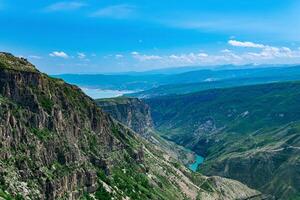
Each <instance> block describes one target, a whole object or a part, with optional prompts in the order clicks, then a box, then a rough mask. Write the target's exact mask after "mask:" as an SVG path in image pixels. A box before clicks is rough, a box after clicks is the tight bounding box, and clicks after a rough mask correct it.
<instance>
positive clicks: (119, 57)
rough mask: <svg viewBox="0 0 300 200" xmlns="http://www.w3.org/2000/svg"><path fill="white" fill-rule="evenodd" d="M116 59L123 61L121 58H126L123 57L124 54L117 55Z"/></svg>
mask: <svg viewBox="0 0 300 200" xmlns="http://www.w3.org/2000/svg"><path fill="white" fill-rule="evenodd" d="M115 58H116V59H121V58H124V56H123V55H122V54H116V55H115Z"/></svg>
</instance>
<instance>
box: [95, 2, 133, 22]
mask: <svg viewBox="0 0 300 200" xmlns="http://www.w3.org/2000/svg"><path fill="white" fill-rule="evenodd" d="M134 14H135V6H132V5H127V4H119V5H113V6H108V7H105V8H101V9H99V10H97V11H95V12H94V13H92V14H91V16H92V17H103V18H114V19H124V18H130V17H132V16H134Z"/></svg>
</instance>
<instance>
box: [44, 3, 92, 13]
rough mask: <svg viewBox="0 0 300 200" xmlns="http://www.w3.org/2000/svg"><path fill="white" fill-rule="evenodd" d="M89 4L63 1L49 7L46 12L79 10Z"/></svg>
mask: <svg viewBox="0 0 300 200" xmlns="http://www.w3.org/2000/svg"><path fill="white" fill-rule="evenodd" d="M86 5H87V4H85V3H82V2H77V1H61V2H57V3H54V4H51V5H49V6H47V7H46V8H45V9H44V10H45V11H47V12H56V11H72V10H78V9H80V8H82V7H84V6H86Z"/></svg>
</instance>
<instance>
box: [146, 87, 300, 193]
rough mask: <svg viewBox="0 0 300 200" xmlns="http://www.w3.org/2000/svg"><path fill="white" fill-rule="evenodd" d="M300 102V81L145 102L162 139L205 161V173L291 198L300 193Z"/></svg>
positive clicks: (205, 92)
mask: <svg viewBox="0 0 300 200" xmlns="http://www.w3.org/2000/svg"><path fill="white" fill-rule="evenodd" d="M299 101H300V82H285V83H273V84H265V85H255V86H246V87H237V88H229V89H214V90H207V91H202V92H197V93H193V94H187V95H178V96H168V97H161V98H153V99H148V100H147V103H148V104H149V105H150V108H151V111H152V116H153V120H154V124H155V127H156V128H157V129H158V130H160V131H161V132H162V133H163V136H164V137H166V138H168V139H170V140H172V141H175V142H176V143H178V144H181V145H184V146H186V147H189V148H192V149H193V150H195V151H196V152H197V153H198V154H200V155H203V156H205V157H206V161H205V162H204V165H203V166H202V168H201V171H202V172H204V173H206V174H210V175H223V176H225V177H231V178H235V179H237V180H240V181H242V182H244V183H246V184H249V185H250V186H252V187H255V188H257V189H260V190H262V191H267V192H268V193H270V194H273V195H275V196H276V197H279V198H281V199H288V198H291V199H293V198H296V196H298V193H299V191H300V187H299V185H300V182H299V180H300V179H299V178H300V173H299V171H298V167H299V164H300V156H299V155H300V154H299V153H300V152H299V149H300V143H299V140H300V130H299V125H300V122H299V120H300V104H299ZM283 177H285V178H283Z"/></svg>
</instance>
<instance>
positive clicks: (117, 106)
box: [96, 97, 153, 137]
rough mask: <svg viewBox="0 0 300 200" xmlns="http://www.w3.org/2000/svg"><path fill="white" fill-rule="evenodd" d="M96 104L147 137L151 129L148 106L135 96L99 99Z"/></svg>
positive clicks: (151, 123)
mask: <svg viewBox="0 0 300 200" xmlns="http://www.w3.org/2000/svg"><path fill="white" fill-rule="evenodd" d="M96 102H97V104H98V105H99V106H100V107H101V108H102V109H103V110H104V111H105V112H107V113H109V114H110V115H111V116H112V117H113V118H115V119H116V120H118V121H119V122H121V123H123V124H125V125H126V126H128V127H129V128H131V129H132V130H134V131H135V132H137V133H139V134H141V135H142V136H143V137H149V134H150V133H151V131H152V129H153V122H152V118H151V113H150V108H149V106H148V105H147V104H145V103H144V102H143V101H141V100H139V99H137V98H126V97H118V98H112V99H99V100H97V101H96Z"/></svg>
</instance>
